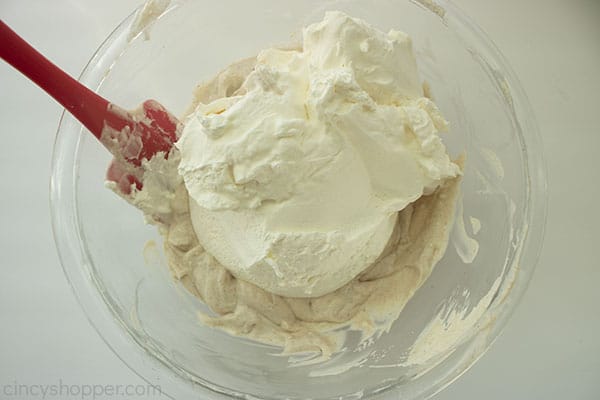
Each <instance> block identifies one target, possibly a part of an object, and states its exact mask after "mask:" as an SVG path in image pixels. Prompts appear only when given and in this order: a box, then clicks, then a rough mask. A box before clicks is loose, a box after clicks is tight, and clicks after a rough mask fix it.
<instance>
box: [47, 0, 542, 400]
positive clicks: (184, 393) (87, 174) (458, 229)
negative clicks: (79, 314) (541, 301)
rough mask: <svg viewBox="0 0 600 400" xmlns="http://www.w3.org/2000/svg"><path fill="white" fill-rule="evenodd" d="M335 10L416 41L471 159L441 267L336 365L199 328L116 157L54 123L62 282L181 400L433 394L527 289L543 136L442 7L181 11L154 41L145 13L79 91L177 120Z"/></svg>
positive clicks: (516, 87)
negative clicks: (146, 106)
mask: <svg viewBox="0 0 600 400" xmlns="http://www.w3.org/2000/svg"><path fill="white" fill-rule="evenodd" d="M326 10H341V11H345V12H347V13H348V14H350V15H352V16H356V17H359V18H362V19H364V20H366V21H368V22H369V23H371V24H373V25H375V26H376V27H378V28H379V29H382V30H388V29H391V28H396V29H400V30H403V31H405V32H407V33H408V34H409V35H411V36H412V38H413V43H414V47H415V50H416V54H417V59H418V65H419V69H420V71H421V76H422V78H423V79H424V80H425V81H426V82H427V83H428V84H429V86H430V87H431V90H432V93H433V97H434V99H435V101H436V103H437V104H438V106H439V107H440V109H441V110H442V113H443V114H444V115H445V117H446V118H447V119H448V120H449V121H450V124H451V129H450V132H449V133H447V134H445V135H444V136H443V139H444V141H445V143H446V144H447V146H448V148H449V150H450V152H451V153H452V154H453V155H459V154H461V153H464V154H466V156H467V162H466V169H465V174H464V180H463V182H462V199H461V201H460V205H459V207H458V210H457V215H456V223H455V227H454V229H453V231H452V234H451V238H450V244H449V247H448V251H447V252H446V254H445V256H444V258H443V259H442V260H441V261H440V262H439V264H438V265H437V267H436V268H435V269H434V272H433V273H432V275H431V277H430V278H429V279H428V280H427V281H426V282H425V284H424V285H423V286H422V287H421V289H420V290H419V291H418V292H417V293H416V295H415V296H414V298H413V299H412V300H411V301H410V302H409V304H408V305H407V306H406V308H405V309H404V310H403V312H402V313H401V315H400V318H399V319H398V320H397V321H396V323H395V324H394V325H393V327H392V329H391V330H390V331H389V332H387V333H385V334H382V335H381V336H380V337H378V338H376V340H372V341H369V342H366V343H360V344H359V343H358V341H357V340H356V337H353V335H352V334H349V335H348V339H347V341H346V343H345V345H344V349H343V351H341V352H340V353H339V354H336V355H335V356H334V357H333V358H332V359H331V360H329V361H326V362H323V363H320V364H316V365H304V364H302V363H295V362H294V359H293V358H291V359H290V358H289V357H286V356H282V355H281V354H279V350H278V349H277V348H274V347H271V346H266V345H262V344H258V343H255V342H252V341H249V340H244V339H240V338H236V337H232V336H230V335H228V334H227V333H224V332H222V331H220V330H216V329H212V328H209V327H206V326H204V325H202V324H201V323H200V322H199V320H198V317H197V312H198V310H203V309H205V307H204V305H203V304H202V303H201V302H200V301H199V300H197V299H196V298H194V297H193V296H192V295H190V294H188V293H187V291H186V290H185V289H184V288H183V287H182V286H180V285H179V284H178V283H176V282H174V281H173V280H172V279H171V277H170V274H169V272H168V269H167V267H166V264H165V259H164V255H163V253H162V250H161V249H162V246H161V239H160V237H159V235H158V233H157V232H156V229H155V228H154V227H152V226H148V225H145V224H144V223H143V218H142V215H141V213H140V212H139V211H137V210H135V209H133V208H132V207H131V206H129V205H128V204H126V203H125V202H124V201H123V200H121V199H120V198H118V197H117V196H116V195H115V194H113V193H112V192H111V191H109V190H107V189H105V188H104V187H103V178H104V176H105V170H106V167H107V166H108V163H109V161H110V156H109V154H108V152H107V151H105V150H104V149H103V148H102V146H101V145H100V144H99V143H98V142H97V141H96V139H95V138H93V137H92V135H90V134H89V133H88V132H86V131H85V130H84V129H82V127H81V126H80V124H79V123H78V122H77V121H76V120H74V119H73V118H72V117H71V116H70V115H68V114H65V115H63V118H62V120H61V122H60V126H59V129H58V133H57V136H56V143H55V147H54V157H53V166H52V179H51V188H50V192H51V206H52V214H53V227H54V233H55V239H56V243H57V247H58V250H59V254H60V257H61V260H62V264H63V267H64V271H65V274H66V276H67V278H68V280H69V282H70V283H71V286H72V288H73V291H74V292H75V295H76V296H77V298H78V299H79V301H80V303H81V305H82V307H83V309H84V310H85V312H86V314H87V316H88V318H89V319H90V321H91V322H92V324H93V325H94V327H95V328H96V329H97V331H98V332H99V334H100V335H101V336H102V337H103V339H104V340H105V342H106V343H107V344H108V345H109V347H110V348H111V349H112V350H113V351H114V352H115V353H116V354H117V355H118V356H119V357H120V358H121V359H122V360H123V361H124V362H125V363H126V364H127V365H129V366H130V367H131V368H132V369H133V370H134V371H135V372H136V373H138V374H139V375H140V376H141V377H143V378H144V379H145V380H147V381H148V382H149V383H151V384H153V385H159V386H160V387H161V390H162V392H163V393H165V394H167V395H169V396H171V397H172V398H177V399H182V398H192V397H194V398H197V397H198V396H203V397H211V398H227V397H234V398H270V399H277V398H303V399H304V398H336V399H338V398H361V397H394V398H402V399H414V398H427V397H429V396H432V395H433V394H435V393H437V392H438V391H439V390H441V389H442V388H444V387H445V386H447V385H448V384H449V383H450V382H452V381H453V380H454V379H456V378H457V377H458V376H459V375H460V374H462V373H463V372H464V371H465V370H466V369H467V368H468V367H469V366H471V365H472V364H473V363H474V362H475V361H476V360H477V359H478V358H479V357H480V356H481V355H482V354H483V352H484V351H485V350H486V349H487V348H488V346H489V345H490V344H491V343H492V342H493V341H494V339H495V338H496V337H497V335H498V334H499V332H500V330H501V328H502V327H503V326H504V324H505V323H506V320H507V319H508V317H509V316H510V314H511V313H512V311H513V310H514V308H515V306H516V304H517V302H518V301H519V299H520V297H521V296H522V294H523V292H524V291H525V289H526V286H527V283H528V281H529V280H530V277H531V274H532V272H533V269H534V266H535V264H536V262H537V258H538V252H539V249H540V245H541V241H542V236H543V228H544V222H545V211H546V205H545V201H546V187H545V176H544V175H545V172H544V171H545V169H544V163H543V159H542V148H541V144H540V139H539V136H538V131H537V125H536V122H535V119H534V116H533V113H532V111H531V107H530V106H529V104H528V101H527V98H526V96H525V94H524V92H523V89H522V88H521V85H520V84H519V82H518V80H517V78H516V77H515V75H514V73H513V72H512V70H511V69H510V67H509V66H508V65H507V63H506V61H505V60H504V58H503V57H502V55H501V54H500V53H499V51H498V50H497V49H496V47H495V46H494V45H493V44H492V43H491V41H490V40H489V39H488V38H487V37H486V35H485V34H484V33H483V32H482V31H481V30H480V29H479V28H478V27H477V26H476V25H475V24H474V23H473V22H472V21H471V20H470V19H468V18H467V17H466V16H465V15H464V14H463V12H461V11H460V10H458V9H457V8H456V7H455V6H453V5H452V4H451V3H449V2H446V1H441V0H439V1H436V2H434V1H431V0H421V1H391V0H381V1H356V0H354V1H353V0H347V1H328V2H322V1H317V0H310V1H299V0H298V1H288V2H275V1H267V0H256V1H252V2H244V1H218V2H217V1H204V0H188V1H185V0H179V1H172V2H171V3H170V5H169V7H168V9H167V10H166V12H165V13H164V14H163V15H162V16H160V18H158V19H157V20H156V21H150V24H149V26H148V27H147V28H146V30H145V31H144V32H141V33H140V32H138V31H135V30H134V29H137V28H139V24H135V21H136V15H138V13H140V12H141V11H140V10H138V11H137V12H136V13H134V14H132V15H130V16H129V17H128V18H126V19H125V21H124V22H123V23H121V25H119V26H118V27H117V28H116V29H115V31H114V32H113V33H112V34H111V35H110V36H109V37H108V38H107V39H106V41H105V42H104V44H103V45H102V46H101V47H100V48H99V49H98V51H97V52H96V54H95V55H94V57H93V58H92V59H91V61H90V62H89V64H88V65H87V66H86V68H85V70H84V71H83V73H82V75H81V77H80V80H81V82H83V83H84V84H85V85H87V86H88V87H90V88H92V89H94V90H96V91H97V92H98V93H100V94H101V95H103V96H105V97H106V98H108V99H111V100H112V101H114V102H115V103H116V104H119V105H122V106H125V107H131V108H133V107H135V106H137V105H138V104H140V103H141V102H142V101H143V100H145V99H147V98H155V99H158V100H159V101H160V102H161V103H162V104H164V105H165V106H166V107H167V108H168V109H170V110H172V111H173V112H175V113H176V114H182V113H183V111H184V110H185V109H186V107H187V105H188V104H189V103H190V101H191V99H192V90H193V88H194V87H195V86H196V85H197V84H198V83H199V82H201V81H204V80H207V79H209V78H210V77H212V76H213V75H215V74H216V73H217V72H218V71H219V70H221V69H222V68H224V67H225V66H227V65H228V64H229V63H231V62H233V61H235V60H238V59H242V58H245V57H248V56H253V55H255V54H257V52H258V51H259V50H261V49H263V48H266V47H271V46H280V45H286V44H290V43H294V42H298V41H299V40H300V35H299V33H300V28H301V27H302V26H304V25H306V24H308V23H311V22H315V21H318V20H320V19H321V18H322V17H323V15H324V12H325V11H326ZM132 30H134V31H132ZM474 241H475V242H474ZM476 244H478V246H479V249H478V252H477V254H475V247H474V246H475V245H476Z"/></svg>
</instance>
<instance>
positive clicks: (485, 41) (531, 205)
mask: <svg viewBox="0 0 600 400" xmlns="http://www.w3.org/2000/svg"><path fill="white" fill-rule="evenodd" d="M409 1H410V2H411V3H413V4H415V5H418V6H421V7H424V8H426V9H428V10H429V11H431V12H433V13H434V14H436V15H437V16H438V17H440V18H441V19H442V23H445V24H446V25H448V24H449V23H454V22H458V25H457V26H455V28H460V29H464V30H465V34H467V35H470V36H472V39H474V40H476V41H477V42H478V45H479V46H481V48H482V49H483V50H484V52H485V54H484V55H485V57H483V59H484V60H485V61H486V62H488V63H490V65H489V67H490V68H491V69H492V70H493V71H495V72H497V73H498V74H496V75H494V77H495V79H498V80H499V81H498V82H497V84H499V85H501V87H502V88H503V94H504V97H505V98H504V100H505V101H506V103H507V104H509V105H510V107H511V109H512V112H513V114H514V117H515V121H516V123H517V125H518V126H517V135H518V137H519V140H520V141H521V144H522V149H521V150H522V153H523V159H524V166H525V168H524V169H525V174H526V178H527V182H528V183H529V184H528V185H527V188H526V201H525V202H524V207H525V209H524V218H523V219H524V221H525V223H526V225H527V226H523V227H521V228H522V229H521V230H522V232H521V234H522V237H521V238H520V239H521V240H520V249H518V250H519V251H520V253H519V254H518V255H517V256H516V260H517V261H520V262H521V263H522V264H523V265H527V267H528V268H527V269H526V270H522V269H520V267H519V265H515V266H514V274H513V275H512V276H511V279H509V280H504V281H503V282H502V284H501V285H500V287H499V289H498V292H497V293H496V296H495V298H494V300H492V302H491V303H490V306H489V307H488V309H487V310H486V311H485V313H484V315H483V316H482V319H483V322H481V321H480V322H478V326H479V329H478V330H475V331H474V332H473V333H472V334H471V335H469V337H467V338H465V339H464V340H463V341H462V342H461V344H460V345H459V346H458V347H459V348H460V353H461V354H460V357H459V358H458V361H455V363H456V364H455V365H454V367H453V369H451V370H450V371H449V372H447V373H445V374H442V376H441V377H440V378H439V379H437V380H435V381H433V383H432V384H431V385H429V386H427V387H425V388H420V390H418V391H415V392H414V393H413V394H414V395H415V397H413V398H415V399H423V398H429V397H431V396H433V395H435V394H436V393H438V392H440V391H441V390H443V389H444V388H445V387H447V386H448V385H450V384H451V383H452V382H454V381H455V380H456V379H458V378H459V377H460V376H461V375H462V374H464V373H465V372H466V371H467V370H468V369H469V368H470V367H471V366H472V365H473V364H474V363H475V362H476V361H477V360H478V359H479V358H480V357H481V356H483V354H485V352H486V351H487V350H488V349H489V347H490V346H491V345H492V344H493V342H494V341H495V340H496V339H497V338H498V336H499V335H500V333H501V332H502V331H503V329H504V328H505V327H506V323H507V321H508V319H509V317H510V316H511V315H512V314H513V312H514V310H515V309H516V306H517V305H518V304H519V303H520V301H521V299H522V298H523V295H524V293H525V291H526V288H527V286H528V284H529V282H530V280H531V277H532V274H533V272H534V270H535V268H536V265H537V263H538V260H539V254H540V252H541V248H542V244H543V237H544V232H545V226H546V217H547V181H546V163H545V160H544V155H543V153H544V151H543V145H542V139H541V136H540V133H539V129H538V124H537V121H536V119H535V114H534V113H533V110H532V107H531V104H530V102H529V100H528V98H527V95H526V93H525V91H524V89H523V87H522V85H521V83H520V81H519V79H518V77H517V76H516V74H515V72H514V71H513V69H512V67H511V66H510V65H509V63H508V61H507V60H506V58H505V57H504V56H503V55H502V53H501V52H500V50H499V49H498V48H497V46H496V45H495V44H494V43H493V41H492V40H491V39H490V38H489V36H488V35H487V34H486V33H485V32H484V31H483V30H482V29H481V28H480V27H479V26H478V25H477V24H476V23H475V22H474V21H473V20H472V19H471V18H470V17H468V16H467V15H466V14H465V13H464V12H463V11H462V10H461V9H460V8H459V7H457V6H456V5H454V4H453V3H452V2H451V1H450V0H435V1H433V0H409ZM143 6H144V5H143V4H142V5H141V6H140V7H138V8H137V9H136V10H134V11H133V12H132V13H131V14H129V15H128V16H127V17H126V18H125V19H124V20H123V21H122V22H121V23H120V24H119V25H118V26H117V27H116V28H115V29H114V30H113V31H112V32H111V33H110V34H109V35H108V37H107V38H106V39H105V40H104V42H103V43H102V44H101V45H100V46H99V48H98V49H97V50H96V51H95V53H94V55H93V56H92V57H91V59H90V61H89V62H88V63H87V64H86V66H85V67H84V69H83V72H82V73H81V75H80V76H79V78H78V80H80V81H85V80H86V78H88V75H89V73H90V70H91V69H93V68H97V67H98V66H99V65H108V67H110V65H111V63H112V62H114V60H115V59H117V58H118V56H119V54H120V51H121V50H122V49H123V48H124V47H125V46H127V43H128V41H127V39H126V36H127V35H126V34H125V35H123V33H127V32H128V29H129V27H130V24H131V23H132V22H133V20H134V19H135V17H136V15H137V14H138V13H139V12H140V10H141V9H142V8H143ZM448 16H451V18H450V19H449V18H448ZM459 36H460V35H459ZM119 38H120V40H118V39H119ZM115 39H117V40H115ZM504 85H506V90H505V89H504V87H505V86H504ZM520 117H522V118H520ZM71 129H79V130H81V129H82V128H81V127H80V125H79V123H78V122H77V121H76V120H74V119H73V118H72V117H71V116H70V115H69V114H67V113H66V111H63V114H62V116H61V119H60V122H59V126H58V129H57V133H56V138H55V142H54V148H53V154H52V165H51V171H52V173H51V177H50V212H51V221H52V231H53V236H54V240H55V243H56V247H57V250H58V255H59V259H60V262H61V265H62V268H63V272H64V274H65V277H66V278H67V281H68V282H69V285H70V287H71V290H72V291H73V293H74V295H75V297H76V298H77V301H78V303H79V305H80V306H81V308H82V309H83V311H84V314H85V315H86V318H87V319H88V321H89V322H90V324H91V325H92V326H93V327H94V329H95V330H96V332H97V333H98V334H99V336H100V337H101V338H102V340H103V341H104V342H105V343H106V345H107V346H108V347H109V348H110V349H111V350H112V351H113V353H115V355H116V356H117V357H118V358H119V359H120V360H121V361H122V362H123V363H124V364H125V365H127V366H128V367H129V368H130V369H131V370H132V371H133V372H134V373H135V374H137V375H138V376H139V377H140V378H142V379H143V380H144V381H145V382H147V383H148V384H149V385H152V386H153V387H155V388H156V389H158V390H159V392H160V393H161V394H163V395H166V396H168V397H170V398H180V397H182V396H191V395H194V394H195V395H197V394H198V391H197V389H200V390H207V391H205V394H210V395H211V396H216V397H221V396H227V397H221V398H230V397H234V398H254V396H252V395H248V394H243V393H237V392H234V391H231V390H230V389H227V388H224V387H221V386H219V385H215V384H212V383H210V382H202V383H198V381H197V380H194V381H192V383H193V384H192V385H189V383H190V381H191V380H187V379H183V377H182V376H179V375H176V374H174V373H173V371H172V366H171V365H169V363H168V362H167V361H166V360H162V359H160V357H159V356H158V355H157V354H153V353H151V352H149V351H148V350H147V349H146V350H145V351H144V348H137V349H136V350H137V351H136V352H135V353H134V352H131V351H129V350H130V349H131V345H132V340H133V341H134V342H135V338H132V337H131V335H129V333H128V332H127V329H126V328H125V326H124V325H123V323H121V322H120V321H117V320H116V319H115V318H114V314H113V313H112V312H111V311H110V309H109V308H110V305H108V304H106V303H105V301H104V300H103V298H102V297H101V296H97V293H93V291H92V290H90V289H93V288H96V289H97V286H95V285H96V282H95V279H94V277H93V276H92V275H91V274H89V273H88V272H87V271H88V268H82V266H84V265H87V264H88V263H89V260H87V258H86V254H85V249H84V248H82V246H81V232H80V231H79V229H78V226H79V225H78V220H77V218H78V217H75V218H73V216H72V214H73V212H72V211H73V210H75V209H76V197H75V194H74V188H75V185H74V183H75V181H76V179H77V177H76V170H77V168H73V169H72V171H67V170H65V165H75V166H76V165H77V159H76V153H77V151H73V152H72V154H69V151H67V149H73V148H75V149H78V148H79V142H80V137H79V136H78V137H77V138H76V139H74V138H73V137H69V138H66V137H65V135H64V134H62V135H61V133H63V132H64V131H68V130H71ZM524 131H525V132H527V134H526V135H524V134H523V132H524ZM69 140H70V141H72V143H69ZM67 143H68V144H69V145H68V146H67V145H66V144H67ZM529 149H535V151H529ZM65 162H66V164H65ZM65 177H66V178H67V180H66V181H65ZM69 190H72V192H69ZM75 214H76V215H77V213H75ZM509 293H510V294H511V295H510V296H508V294H509ZM493 312H494V313H496V314H494V318H493V319H489V320H485V319H484V317H486V316H487V317H490V315H491V314H492V313H493ZM478 339H479V340H478ZM482 344H483V346H482ZM135 345H136V346H137V345H139V343H135ZM457 353H459V352H457ZM444 362H446V360H444V361H443V362H442V363H444ZM165 366H166V367H167V368H168V369H169V371H168V372H167V373H165V372H164V367H165ZM435 368H437V366H436V367H435ZM141 371H143V372H141ZM157 382H163V383H167V384H170V386H171V388H169V392H164V393H163V390H162V387H161V386H157V384H156V383H157ZM184 382H185V383H188V385H181V384H182V383H184ZM175 385H177V386H179V388H178V389H176V390H173V389H172V387H175ZM399 385H401V382H395V383H393V384H390V385H387V386H386V387H384V388H379V389H377V388H375V389H374V390H371V391H370V392H365V393H364V394H366V395H367V397H371V396H372V397H380V396H384V395H386V394H389V393H390V392H391V391H393V390H394V389H397V388H398V387H399ZM183 386H185V387H183ZM369 389H372V388H369ZM175 393H177V395H176V396H175V395H174V394H175ZM344 396H346V395H344Z"/></svg>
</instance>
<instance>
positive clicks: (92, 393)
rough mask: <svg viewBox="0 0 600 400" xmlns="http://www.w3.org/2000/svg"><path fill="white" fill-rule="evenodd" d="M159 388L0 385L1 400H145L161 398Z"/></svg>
mask: <svg viewBox="0 0 600 400" xmlns="http://www.w3.org/2000/svg"><path fill="white" fill-rule="evenodd" d="M161 396H162V390H161V388H160V386H153V385H110V384H105V385H102V384H93V385H90V384H68V383H65V382H63V380H62V379H60V380H59V381H58V382H56V383H51V384H27V383H20V382H18V381H13V382H12V383H9V384H1V383H0V398H2V399H11V398H12V399H81V400H96V399H114V398H119V397H121V398H124V399H131V398H135V397H139V398H143V399H147V398H151V397H161Z"/></svg>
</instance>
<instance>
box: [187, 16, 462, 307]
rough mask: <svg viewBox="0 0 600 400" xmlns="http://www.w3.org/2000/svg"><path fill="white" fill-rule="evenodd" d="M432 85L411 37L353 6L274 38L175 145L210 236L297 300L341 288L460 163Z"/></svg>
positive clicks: (239, 270) (196, 217)
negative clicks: (286, 45) (292, 41)
mask: <svg viewBox="0 0 600 400" xmlns="http://www.w3.org/2000/svg"><path fill="white" fill-rule="evenodd" d="M446 125H447V123H446V121H445V120H444V118H443V117H442V116H441V115H440V113H439V111H438V109H437V107H436V106H435V104H434V103H433V102H431V101H430V100H429V99H427V98H425V97H424V96H423V91H422V86H421V82H420V80H419V76H418V73H417V67H416V61H415V57H414V54H413V51H412V45H411V41H410V38H409V37H408V36H407V35H406V34H404V33H401V32H399V31H394V30H392V31H390V32H389V33H387V34H386V33H383V32H381V31H378V30H376V29H374V28H373V27H371V26H369V25H367V24H366V23H365V22H363V21H361V20H358V19H355V18H351V17H349V16H347V15H346V14H343V13H341V12H329V13H327V14H326V16H325V19H324V20H323V21H322V22H320V23H316V24H313V25H310V26H308V27H307V28H305V29H304V31H303V48H302V50H279V49H268V50H264V51H262V52H261V53H260V54H259V55H258V57H257V64H256V67H255V68H254V70H253V71H252V72H251V73H250V74H249V75H248V77H247V79H246V80H245V82H244V83H243V85H242V87H241V88H240V89H239V90H238V91H237V92H236V93H235V94H234V95H233V96H231V97H227V98H221V99H218V100H215V101H213V102H211V103H209V104H200V105H199V106H198V108H197V109H196V111H195V112H194V113H193V114H192V115H191V117H190V118H189V119H188V121H187V122H186V125H185V128H184V131H183V134H182V137H181V139H180V140H179V141H178V142H177V144H176V146H177V148H178V149H179V150H180V152H181V162H180V164H179V173H180V174H181V176H182V177H183V179H184V182H185V186H186V188H187V190H188V192H189V196H190V213H191V219H192V224H193V227H194V231H195V233H196V235H197V237H198V240H199V242H200V244H202V246H203V247H204V248H205V249H206V250H207V251H208V252H209V253H210V254H212V255H213V256H214V257H215V258H216V259H217V260H218V261H219V262H220V263H221V264H223V265H224V266H225V267H226V268H227V269H229V270H230V271H231V272H232V273H233V274H234V275H235V276H236V277H238V278H240V279H243V280H246V281H248V282H250V283H253V284H255V285H256V286H258V287H260V288H263V289H265V290H267V291H269V292H272V293H275V294H279V295H283V296H287V297H316V296H320V295H323V294H326V293H329V292H332V291H333V290H335V289H337V288H339V287H341V286H343V285H344V284H346V283H347V282H349V281H350V280H351V279H352V278H354V277H355V276H356V275H358V274H359V273H360V272H362V271H363V270H365V268H367V267H368V266H369V265H371V264H372V263H373V262H374V261H375V260H376V259H377V258H378V257H379V255H380V254H381V252H382V250H383V248H384V247H385V245H386V243H387V241H388V238H389V237H390V234H391V232H392V230H393V228H394V224H395V221H396V216H397V213H398V211H400V210H402V209H403V208H405V207H406V206H407V205H408V204H410V203H412V202H413V201H415V200H416V199H418V198H419V197H420V196H422V195H423V194H424V193H430V192H432V191H433V190H435V188H437V187H438V186H439V185H440V184H441V183H442V182H443V181H444V180H446V179H448V178H452V177H455V176H457V175H458V174H460V168H459V167H458V166H457V165H456V164H454V163H453V162H452V161H451V160H450V158H449V156H448V155H447V153H446V149H445V147H444V145H443V143H442V142H441V140H440V138H439V136H438V135H437V133H438V132H439V131H443V130H444V129H446Z"/></svg>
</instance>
